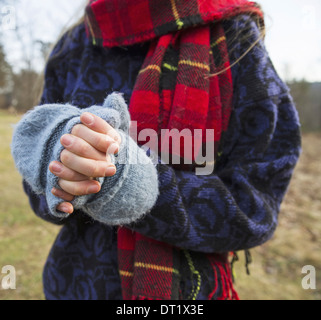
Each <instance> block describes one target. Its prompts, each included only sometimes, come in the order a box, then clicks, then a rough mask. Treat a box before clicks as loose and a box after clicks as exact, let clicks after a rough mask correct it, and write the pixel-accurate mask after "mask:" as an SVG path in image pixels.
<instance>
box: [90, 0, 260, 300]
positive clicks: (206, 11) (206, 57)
mask: <svg viewBox="0 0 321 320" xmlns="http://www.w3.org/2000/svg"><path fill="white" fill-rule="evenodd" d="M241 13H251V14H257V15H258V16H259V17H262V13H261V11H260V9H259V7H258V6H257V5H256V4H255V3H253V2H249V1H246V0H92V1H90V3H89V5H88V6H87V9H86V19H85V22H86V28H87V33H88V35H89V36H90V37H91V39H92V41H93V43H94V44H96V45H101V46H104V47H115V46H128V45H133V44H136V43H141V42H146V41H150V47H149V51H148V53H147V56H146V58H145V61H144V63H143V65H142V68H141V70H140V72H139V74H138V76H137V80H136V84H135V87H134V90H133V93H132V97H131V100H130V105H129V110H130V114H131V119H132V120H133V121H137V126H138V127H137V129H138V134H139V132H141V131H142V130H144V129H153V130H155V131H156V132H157V133H158V135H159V136H161V132H162V129H168V130H171V129H177V130H178V131H179V132H181V131H182V130H183V129H189V130H190V131H189V132H192V133H193V132H196V131H195V130H197V129H198V130H201V132H202V135H200V138H199V139H197V138H196V136H194V139H192V140H191V141H192V142H186V141H185V140H184V143H181V145H180V148H179V149H178V150H175V148H171V147H172V145H170V146H168V145H167V146H166V150H172V151H171V155H176V156H179V158H180V159H183V160H184V161H183V163H181V165H180V166H179V168H185V167H184V163H189V164H191V163H192V164H194V162H195V160H196V159H195V154H196V155H197V154H198V153H199V152H200V151H201V150H202V149H203V148H204V145H205V143H211V144H213V142H214V146H215V153H217V147H218V145H219V142H220V141H221V138H222V134H223V133H224V132H225V131H226V130H227V127H228V123H229V118H230V114H231V110H232V96H233V84H232V76H231V69H230V62H229V57H228V52H227V44H226V38H225V34H224V30H223V27H222V24H221V22H222V20H224V19H228V18H230V17H233V16H236V15H238V14H241ZM209 128H211V129H213V128H214V130H215V131H214V135H213V136H212V137H210V138H209V137H207V136H206V134H205V133H206V129H209ZM166 132H167V133H168V132H169V131H166ZM198 132H199V131H198ZM165 138H166V137H165ZM162 141H167V142H168V141H169V139H161V140H160V142H158V143H157V145H156V146H154V147H155V148H154V149H157V150H158V151H159V152H160V154H161V155H162V154H163V153H164V152H165V146H164V144H163V143H162ZM142 142H145V141H138V143H142ZM186 143H189V145H186ZM186 147H187V149H190V148H191V150H196V152H195V151H194V152H193V154H192V156H190V155H187V156H186V154H185V153H184V150H185V149H186ZM188 157H191V158H188ZM213 160H214V159H213ZM118 254H119V272H120V277H121V282H122V292H123V298H124V299H179V298H182V296H181V295H180V290H179V287H180V283H179V282H180V279H182V278H183V277H184V276H185V275H182V274H181V271H180V259H179V257H181V250H179V249H178V248H175V247H173V246H171V245H168V244H165V243H162V242H159V241H155V240H152V239H149V238H147V237H145V236H143V235H141V234H139V233H137V232H132V231H130V230H129V229H127V228H124V227H122V228H119V230H118ZM184 256H185V258H186V261H187V264H188V265H189V267H190V270H191V272H192V274H194V275H197V274H198V275H199V274H200V273H198V271H197V270H196V269H195V265H194V264H193V259H192V257H191V254H190V253H189V252H188V251H184ZM206 257H207V260H208V262H209V263H210V265H211V266H212V268H213V272H214V278H215V282H216V283H214V287H213V292H212V293H211V294H210V295H209V299H210V298H212V297H213V296H214V295H215V294H216V289H217V288H216V284H217V277H218V275H219V276H220V278H221V283H222V290H221V296H220V298H222V299H225V298H237V294H236V292H235V291H234V290H233V286H232V281H231V278H232V277H231V273H230V266H229V263H228V260H227V258H226V256H225V259H223V262H222V261H220V259H218V255H215V254H213V255H210V254H208V255H206ZM199 280H200V279H199ZM196 283H198V284H199V283H200V281H196ZM198 290H199V286H197V285H196V286H195V287H194V288H193V293H192V294H191V295H190V298H193V297H194V298H196V295H197V291H198Z"/></svg>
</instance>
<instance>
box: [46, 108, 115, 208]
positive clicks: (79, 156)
mask: <svg viewBox="0 0 321 320" xmlns="http://www.w3.org/2000/svg"><path fill="white" fill-rule="evenodd" d="M80 121H81V124H78V125H76V126H74V128H73V129H72V131H71V134H65V135H63V136H62V137H61V139H60V141H61V144H62V145H63V146H64V147H65V149H64V150H63V151H62V153H61V156H60V162H59V161H53V162H51V163H50V165H49V170H50V171H51V172H52V173H53V174H54V175H56V176H57V177H59V186H60V188H61V189H57V188H53V189H52V193H53V194H54V195H55V196H57V197H59V198H61V199H63V200H64V201H65V202H62V203H61V204H59V205H58V207H57V210H59V211H62V212H66V213H69V214H71V213H72V212H73V210H74V208H73V206H72V204H71V203H70V202H71V201H72V200H73V199H74V197H75V196H80V195H88V194H94V193H98V192H99V191H100V189H101V186H100V184H99V182H98V181H96V180H94V179H93V178H99V177H108V176H113V175H114V174H115V173H116V167H115V165H114V164H112V163H111V159H110V156H109V154H115V153H117V152H118V150H119V146H120V143H121V137H120V135H119V133H118V132H117V131H116V130H115V129H114V128H113V127H112V126H111V125H109V124H108V123H107V122H106V121H105V120H103V119H102V118H100V117H98V116H96V115H94V114H91V113H89V112H85V113H83V114H82V115H81V117H80Z"/></svg>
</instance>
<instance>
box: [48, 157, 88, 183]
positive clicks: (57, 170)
mask: <svg viewBox="0 0 321 320" xmlns="http://www.w3.org/2000/svg"><path fill="white" fill-rule="evenodd" d="M49 170H50V172H51V173H53V174H54V175H55V176H57V177H59V178H61V179H65V180H69V181H83V180H88V177H87V176H85V175H83V174H80V173H78V172H76V171H74V170H72V169H69V168H67V167H66V166H65V165H64V164H63V163H61V162H59V161H52V162H51V163H50V164H49Z"/></svg>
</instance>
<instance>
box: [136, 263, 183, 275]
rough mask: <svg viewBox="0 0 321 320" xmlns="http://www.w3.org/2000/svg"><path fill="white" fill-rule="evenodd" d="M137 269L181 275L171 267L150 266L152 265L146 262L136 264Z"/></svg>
mask: <svg viewBox="0 0 321 320" xmlns="http://www.w3.org/2000/svg"><path fill="white" fill-rule="evenodd" d="M134 266H135V267H136V268H145V269H152V270H157V271H163V272H171V273H176V274H179V271H178V270H177V269H174V268H171V267H164V266H158V265H156V264H150V263H144V262H135V265H134Z"/></svg>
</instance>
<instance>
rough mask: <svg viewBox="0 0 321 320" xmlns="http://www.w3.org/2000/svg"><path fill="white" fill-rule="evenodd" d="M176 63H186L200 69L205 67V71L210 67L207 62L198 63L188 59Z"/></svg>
mask: <svg viewBox="0 0 321 320" xmlns="http://www.w3.org/2000/svg"><path fill="white" fill-rule="evenodd" d="M178 64H187V65H189V66H191V67H197V68H201V69H205V70H207V71H210V67H209V66H208V65H207V64H204V63H200V62H195V61H190V60H181V61H179V62H178Z"/></svg>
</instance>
